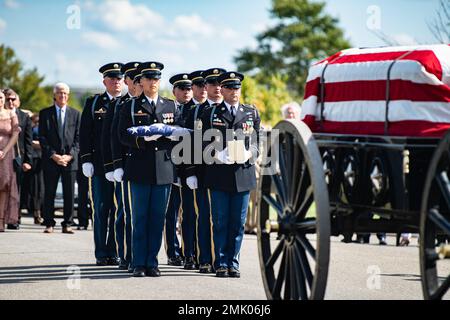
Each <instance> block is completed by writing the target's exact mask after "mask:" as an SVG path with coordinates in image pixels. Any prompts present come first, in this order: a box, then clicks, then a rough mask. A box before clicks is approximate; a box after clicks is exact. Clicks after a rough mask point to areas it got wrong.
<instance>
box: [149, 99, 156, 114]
mask: <svg viewBox="0 0 450 320" xmlns="http://www.w3.org/2000/svg"><path fill="white" fill-rule="evenodd" d="M150 107H151V108H152V111H153V113H155V111H156V105H155V101H153V100H152V102H150Z"/></svg>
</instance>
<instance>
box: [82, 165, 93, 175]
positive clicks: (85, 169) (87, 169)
mask: <svg viewBox="0 0 450 320" xmlns="http://www.w3.org/2000/svg"><path fill="white" fill-rule="evenodd" d="M81 168H82V169H83V174H84V175H85V176H86V177H87V178H90V177H92V176H93V175H94V165H93V164H92V163H91V162H86V163H83V165H82V166H81Z"/></svg>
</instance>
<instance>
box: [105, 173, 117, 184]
mask: <svg viewBox="0 0 450 320" xmlns="http://www.w3.org/2000/svg"><path fill="white" fill-rule="evenodd" d="M105 178H106V180H108V181H109V182H114V181H115V180H114V171H110V172H107V173H105Z"/></svg>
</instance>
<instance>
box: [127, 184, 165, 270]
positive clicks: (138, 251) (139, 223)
mask: <svg viewBox="0 0 450 320" xmlns="http://www.w3.org/2000/svg"><path fill="white" fill-rule="evenodd" d="M170 186H171V185H170V184H166V185H151V184H141V183H134V182H131V195H132V199H131V203H132V211H133V214H132V220H133V221H132V222H133V266H134V267H135V268H138V267H147V268H156V267H157V266H158V258H157V257H158V252H159V250H160V248H161V243H162V233H163V229H164V220H165V214H166V210H167V203H168V201H169V194H170Z"/></svg>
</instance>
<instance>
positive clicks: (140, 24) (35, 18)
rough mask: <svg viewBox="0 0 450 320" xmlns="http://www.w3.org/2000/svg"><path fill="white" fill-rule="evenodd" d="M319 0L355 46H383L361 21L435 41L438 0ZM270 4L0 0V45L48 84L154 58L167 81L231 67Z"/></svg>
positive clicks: (402, 39)
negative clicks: (117, 63) (119, 63)
mask: <svg viewBox="0 0 450 320" xmlns="http://www.w3.org/2000/svg"><path fill="white" fill-rule="evenodd" d="M325 2H326V3H327V6H326V10H327V12H328V13H330V14H332V15H333V16H335V17H338V18H339V19H340V26H341V27H342V28H343V29H344V32H345V36H346V37H347V38H348V39H349V40H350V41H351V43H352V45H353V46H355V47H362V46H364V47H366V46H380V45H383V42H382V41H381V40H379V38H377V37H376V36H375V35H374V34H373V32H372V31H370V30H369V28H368V25H369V26H373V27H376V28H378V27H380V28H381V29H380V30H381V31H382V32H383V33H384V34H386V35H389V36H390V37H392V38H393V39H395V40H396V41H398V42H399V43H401V44H414V43H433V42H434V41H435V40H434V38H433V37H432V35H431V33H430V31H429V29H428V27H427V21H430V20H432V19H433V17H434V16H435V12H436V10H437V8H438V3H439V1H438V0H327V1H325ZM74 5H75V7H73V6H74ZM71 6H72V7H71ZM270 6H271V1H270V0H227V1H216V0H209V1H208V0H184V1H183V0H151V1H144V0H97V1H94V0H78V1H75V0H62V1H56V0H40V1H31V0H0V43H3V44H6V45H8V46H10V47H12V48H13V49H15V50H16V52H17V54H18V56H19V58H20V59H21V60H23V61H24V62H25V63H26V64H25V66H26V67H27V68H31V67H36V68H38V70H39V72H40V73H41V74H43V75H44V76H45V82H46V83H48V84H51V83H55V82H56V81H64V82H67V83H68V84H69V85H71V86H76V87H92V86H98V85H99V84H100V83H101V75H100V74H99V73H98V68H99V67H100V66H101V65H103V64H104V63H107V62H112V61H122V62H127V61H134V60H137V61H149V60H157V61H161V62H163V63H164V64H165V65H166V68H165V70H164V73H163V84H164V85H167V83H168V79H169V78H170V76H171V75H173V74H175V73H177V72H187V71H193V70H196V69H202V68H209V67H224V68H227V69H234V68H235V66H234V63H233V57H234V56H235V55H236V53H237V51H238V50H239V49H242V48H244V47H252V46H255V45H256V42H255V40H254V38H255V35H256V34H257V33H258V32H260V31H261V30H264V28H266V27H267V26H270V25H273V24H274V20H273V19H271V17H270V14H269V8H270ZM374 6H375V7H374ZM74 8H75V10H77V9H79V12H80V19H79V21H80V25H79V28H78V26H77V25H76V22H77V19H76V18H75V19H73V17H74V16H73V13H74V11H70V10H71V9H72V10H73V9H74ZM68 9H69V11H70V12H69V13H68V12H67V10H68ZM378 18H379V19H378ZM68 21H69V22H72V24H69V25H70V28H68V26H67V22H68ZM74 22H75V24H74Z"/></svg>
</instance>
